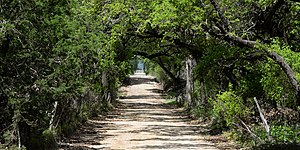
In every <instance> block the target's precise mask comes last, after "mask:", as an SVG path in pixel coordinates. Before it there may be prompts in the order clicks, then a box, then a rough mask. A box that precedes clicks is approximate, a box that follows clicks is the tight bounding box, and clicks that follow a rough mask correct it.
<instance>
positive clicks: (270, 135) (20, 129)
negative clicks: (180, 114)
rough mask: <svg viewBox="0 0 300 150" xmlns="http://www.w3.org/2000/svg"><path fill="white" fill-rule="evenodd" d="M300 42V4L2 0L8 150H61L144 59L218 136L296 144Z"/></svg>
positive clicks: (1, 99)
mask: <svg viewBox="0 0 300 150" xmlns="http://www.w3.org/2000/svg"><path fill="white" fill-rule="evenodd" d="M299 35H300V3H299V2H298V1H297V0H219V1H216V0H197V1H196V0H151V1H149V0H146V1H145V0H143V1H139V0H126V1H124V0H114V1H107V0H81V1H79V0H52V1H50V0H46V1H44V0H43V1H42V0H27V1H19V0H1V1H0V47H1V48H0V112H1V113H0V142H1V146H0V149H1V148H5V147H8V148H12V147H19V148H23V149H25V148H26V149H54V148H55V146H56V144H57V143H59V141H61V140H63V137H65V136H68V135H69V134H71V133H72V132H73V131H74V130H75V129H76V127H77V126H78V125H79V124H81V123H82V122H84V121H86V120H87V119H88V118H89V117H91V116H93V115H97V114H99V113H101V112H104V111H109V110H110V109H111V108H112V107H113V105H114V104H115V103H116V99H117V95H118V94H117V89H118V87H119V86H120V85H122V84H123V83H124V82H127V77H128V75H129V74H130V73H132V72H133V71H134V69H136V63H137V61H136V59H137V58H142V59H144V60H145V61H144V62H145V65H146V72H148V73H152V74H153V75H155V76H156V77H157V79H158V80H159V81H160V82H161V83H162V84H163V86H164V88H165V90H166V91H167V92H168V93H169V95H170V97H172V98H173V99H175V100H176V101H177V103H178V104H181V105H183V106H185V107H186V109H187V110H188V111H189V112H190V113H191V114H192V115H194V116H197V117H199V118H200V119H202V120H209V121H211V129H212V133H214V134H221V133H225V132H226V134H227V135H228V137H229V138H231V139H233V140H235V141H237V143H238V144H239V145H240V147H248V148H253V147H257V146H262V147H267V146H275V145H277V146H281V147H287V146H286V145H292V146H297V144H298V145H299V143H300V123H299V122H300V88H299V81H300V74H299V73H300V54H299V53H300V45H299V43H300V36H299ZM282 145H283V146H282Z"/></svg>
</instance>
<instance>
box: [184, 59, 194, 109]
mask: <svg viewBox="0 0 300 150" xmlns="http://www.w3.org/2000/svg"><path fill="white" fill-rule="evenodd" d="M185 63H186V100H187V102H188V108H189V109H191V108H192V107H193V106H194V105H195V102H194V101H193V91H194V81H193V68H194V64H195V62H194V60H193V58H192V56H189V57H187V59H186V61H185Z"/></svg>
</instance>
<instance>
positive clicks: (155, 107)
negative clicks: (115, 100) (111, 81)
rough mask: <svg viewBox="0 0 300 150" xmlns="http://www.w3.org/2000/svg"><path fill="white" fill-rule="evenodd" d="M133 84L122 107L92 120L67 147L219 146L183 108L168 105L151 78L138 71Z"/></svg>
mask: <svg viewBox="0 0 300 150" xmlns="http://www.w3.org/2000/svg"><path fill="white" fill-rule="evenodd" d="M131 83H132V85H130V86H128V87H123V88H121V90H123V92H124V97H123V99H120V101H119V103H120V104H119V105H118V108H117V109H116V110H115V111H114V112H113V113H112V114H109V115H106V116H105V117H98V118H93V120H89V121H88V122H87V124H86V125H85V126H84V127H82V129H81V130H80V131H79V133H77V134H76V135H75V136H74V137H72V138H71V139H70V140H69V146H68V147H69V148H67V149H76V150H78V149H105V150H110V149H118V150H120V149H124V150H132V149H172V150H187V149H197V150H201V149H205V150H216V149H217V148H215V147H214V145H213V144H212V143H209V142H207V141H204V138H203V132H204V131H205V129H203V128H202V127H201V126H199V125H193V124H190V123H189V118H188V117H187V116H185V115H184V114H183V113H182V110H181V109H177V108H171V107H172V106H170V105H168V104H165V102H166V100H164V99H163V98H162V97H161V94H160V90H159V86H158V84H157V83H155V82H154V81H153V79H152V78H151V77H149V76H146V75H144V74H142V73H139V74H135V75H133V76H131ZM201 134H202V135H201Z"/></svg>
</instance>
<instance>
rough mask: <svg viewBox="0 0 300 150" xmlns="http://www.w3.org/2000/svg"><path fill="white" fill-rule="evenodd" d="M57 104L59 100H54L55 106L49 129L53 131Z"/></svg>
mask: <svg viewBox="0 0 300 150" xmlns="http://www.w3.org/2000/svg"><path fill="white" fill-rule="evenodd" d="M57 105H58V102H57V101H55V102H54V108H53V110H52V112H51V119H50V123H49V124H50V125H49V130H50V131H51V130H52V129H53V125H54V117H55V116H56V110H57Z"/></svg>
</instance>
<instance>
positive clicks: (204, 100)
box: [200, 79, 207, 106]
mask: <svg viewBox="0 0 300 150" xmlns="http://www.w3.org/2000/svg"><path fill="white" fill-rule="evenodd" d="M200 89H201V105H203V106H205V105H206V104H207V100H206V95H205V94H206V92H205V88H204V80H203V79H201V80H200Z"/></svg>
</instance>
